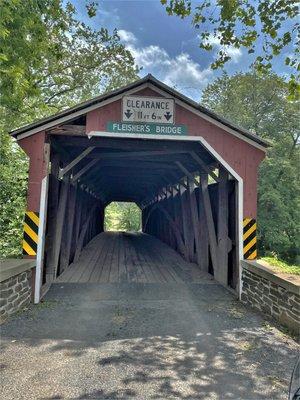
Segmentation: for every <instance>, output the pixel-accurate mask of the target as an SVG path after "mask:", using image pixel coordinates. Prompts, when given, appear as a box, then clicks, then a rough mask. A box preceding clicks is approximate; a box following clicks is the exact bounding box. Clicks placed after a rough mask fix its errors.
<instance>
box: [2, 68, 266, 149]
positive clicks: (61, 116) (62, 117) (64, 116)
mask: <svg viewBox="0 0 300 400" xmlns="http://www.w3.org/2000/svg"><path fill="white" fill-rule="evenodd" d="M144 84H151V85H153V86H154V87H155V88H157V89H159V90H162V91H163V92H164V93H166V94H167V95H170V96H172V97H174V98H175V99H178V100H180V101H181V103H182V104H183V106H187V107H190V108H192V109H194V110H197V111H199V112H200V113H201V114H203V115H204V116H206V117H209V118H210V120H211V122H212V123H214V122H215V123H216V124H218V125H219V126H220V124H221V126H222V127H223V128H224V129H225V130H227V131H228V129H229V132H230V130H232V131H235V132H236V133H238V134H240V135H241V139H244V140H247V141H248V142H249V139H250V140H251V141H253V142H254V143H253V144H255V143H257V144H258V145H260V146H262V147H265V148H266V147H269V146H270V143H269V142H267V141H266V140H264V139H262V138H260V137H259V136H257V135H256V134H254V133H253V132H250V131H248V130H246V129H244V128H241V127H239V126H237V125H235V124H234V123H232V122H231V121H228V120H227V119H225V118H223V117H221V116H219V115H217V114H216V113H214V112H213V111H211V110H209V109H207V108H205V107H203V106H201V105H200V104H198V103H197V102H195V101H193V100H192V99H190V98H188V97H186V96H184V95H183V94H181V93H179V92H178V91H176V90H175V89H173V88H171V87H170V86H167V85H165V84H164V83H163V82H161V81H159V80H158V79H156V78H155V77H154V76H152V75H151V74H148V75H146V76H145V77H144V78H141V79H139V80H137V81H135V82H133V83H131V84H129V85H127V86H123V87H121V88H119V89H116V90H113V91H111V92H109V93H105V94H102V95H100V96H97V97H94V98H93V99H90V100H87V101H84V102H81V103H79V104H78V105H76V106H74V107H71V108H68V109H66V110H63V111H61V112H59V113H56V114H54V115H50V116H48V117H45V118H41V119H39V120H37V121H34V122H33V123H31V124H28V125H25V126H22V127H20V128H18V129H15V130H13V131H11V132H10V134H11V135H12V136H13V137H16V138H18V136H19V135H22V137H23V134H26V136H30V135H31V134H35V133H37V132H39V131H42V130H44V129H47V128H49V127H51V126H54V125H55V124H56V123H57V124H58V123H60V122H61V121H67V120H71V119H73V118H74V117H75V116H80V115H84V114H86V113H87V112H88V111H89V110H90V109H94V108H95V106H97V105H99V107H100V106H101V103H103V102H104V101H105V103H107V101H109V100H110V99H111V101H114V98H115V97H116V96H120V95H125V94H126V93H127V92H128V91H132V90H134V89H137V90H138V89H139V87H140V86H142V85H144Z"/></svg>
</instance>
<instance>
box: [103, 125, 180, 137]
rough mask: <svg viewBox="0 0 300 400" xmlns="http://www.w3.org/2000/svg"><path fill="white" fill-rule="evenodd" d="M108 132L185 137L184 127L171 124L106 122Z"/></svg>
mask: <svg viewBox="0 0 300 400" xmlns="http://www.w3.org/2000/svg"><path fill="white" fill-rule="evenodd" d="M106 130H107V131H108V132H115V133H132V134H146V135H186V134H187V127H186V126H185V125H171V124H168V125H167V124H141V123H137V122H108V123H107V126H106Z"/></svg>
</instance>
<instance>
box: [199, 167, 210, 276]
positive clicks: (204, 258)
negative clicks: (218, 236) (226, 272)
mask: <svg viewBox="0 0 300 400" xmlns="http://www.w3.org/2000/svg"><path fill="white" fill-rule="evenodd" d="M206 177H207V175H206V174H205V173H204V174H201V173H200V185H199V222H200V239H199V240H200V254H201V259H200V269H201V270H202V271H205V272H208V267H209V245H208V241H209V240H208V230H207V220H206V215H205V209H204V199H203V192H202V190H201V180H202V179H204V180H205V179H206Z"/></svg>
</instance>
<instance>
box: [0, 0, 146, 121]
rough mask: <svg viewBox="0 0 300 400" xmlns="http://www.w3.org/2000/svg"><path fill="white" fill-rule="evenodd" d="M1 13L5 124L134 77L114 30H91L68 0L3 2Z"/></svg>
mask: <svg viewBox="0 0 300 400" xmlns="http://www.w3.org/2000/svg"><path fill="white" fill-rule="evenodd" d="M91 7H92V4H89V8H88V12H89V14H90V15H94V13H93V12H92V13H91V12H90V10H93V7H92V8H91ZM0 15H1V23H0V38H1V45H0V60H1V64H0V104H1V109H2V110H1V111H2V115H3V116H4V118H5V120H6V121H7V123H8V124H9V125H10V126H12V125H13V126H14V127H16V125H17V124H19V123H22V124H24V123H26V122H28V121H31V120H32V119H38V118H40V117H42V116H45V115H47V114H53V113H54V112H57V111H59V110H61V109H62V108H65V107H70V106H71V105H74V104H76V103H78V102H79V101H82V100H85V99H87V98H91V97H93V96H94V95H97V94H99V93H100V92H103V91H105V90H111V89H115V88H117V87H119V86H121V85H123V84H127V83H129V82H131V81H133V80H134V79H136V78H137V72H138V69H137V68H136V67H135V65H134V60H133V58H132V56H131V53H130V52H129V51H128V50H126V49H125V47H124V45H122V44H121V43H120V40H119V36H118V34H117V31H116V30H115V31H114V32H113V33H112V34H110V33H109V32H108V30H107V29H105V28H100V29H99V30H95V29H93V28H91V27H89V26H88V25H86V24H85V23H83V22H82V21H79V20H77V19H76V17H75V16H76V10H75V7H74V6H73V5H72V4H71V3H67V4H66V6H65V7H64V6H63V2H62V1H61V0H43V1H39V0H26V1H22V0H9V1H2V2H1V9H0Z"/></svg>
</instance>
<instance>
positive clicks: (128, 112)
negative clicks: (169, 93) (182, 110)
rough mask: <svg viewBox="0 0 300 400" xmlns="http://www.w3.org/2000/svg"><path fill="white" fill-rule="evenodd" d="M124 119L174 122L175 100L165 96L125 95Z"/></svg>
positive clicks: (158, 122)
mask: <svg viewBox="0 0 300 400" xmlns="http://www.w3.org/2000/svg"><path fill="white" fill-rule="evenodd" d="M122 106H123V108H122V121H124V122H145V123H147V122H148V123H149V122H150V123H156V124H174V100H173V99H166V98H164V97H144V96H124V97H123V102H122Z"/></svg>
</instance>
